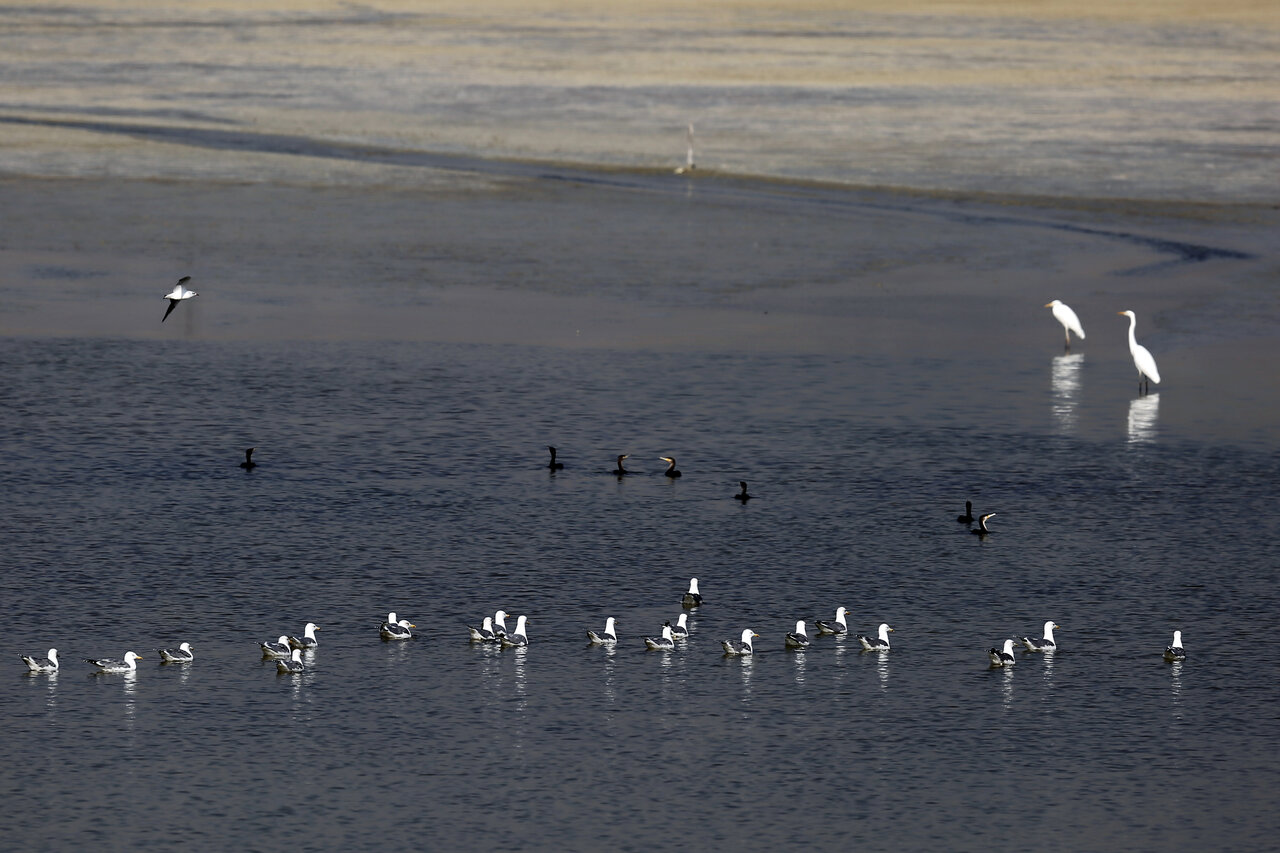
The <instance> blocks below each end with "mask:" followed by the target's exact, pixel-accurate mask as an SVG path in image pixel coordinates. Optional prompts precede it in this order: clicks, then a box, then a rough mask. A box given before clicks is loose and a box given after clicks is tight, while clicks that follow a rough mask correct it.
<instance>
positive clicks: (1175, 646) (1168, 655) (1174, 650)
mask: <svg viewBox="0 0 1280 853" xmlns="http://www.w3.org/2000/svg"><path fill="white" fill-rule="evenodd" d="M49 654H50V656H52V655H53V649H49ZM1164 659H1165V660H1167V661H1179V660H1186V659H1187V650H1186V649H1184V648H1183V647H1182V632H1181V631H1174V632H1173V643H1172V644H1171V645H1170V646H1169V647H1168V648H1167V649H1165V650H1164Z"/></svg>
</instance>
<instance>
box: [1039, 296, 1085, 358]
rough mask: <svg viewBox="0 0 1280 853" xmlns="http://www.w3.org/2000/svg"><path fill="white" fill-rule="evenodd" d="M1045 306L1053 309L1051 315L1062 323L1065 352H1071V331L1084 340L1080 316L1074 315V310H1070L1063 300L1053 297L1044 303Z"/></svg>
mask: <svg viewBox="0 0 1280 853" xmlns="http://www.w3.org/2000/svg"><path fill="white" fill-rule="evenodd" d="M1044 307H1045V308H1052V309H1053V317H1054V319H1055V320H1057V321H1058V322H1059V323H1061V324H1062V334H1063V336H1064V337H1065V338H1066V339H1067V346H1066V349H1067V352H1071V333H1072V332H1075V333H1076V337H1077V338H1079V339H1080V340H1082V341H1083V340H1084V329H1083V328H1081V326H1080V318H1079V317H1077V316H1076V312H1074V311H1072V310H1071V306H1070V305H1068V304H1066V303H1065V302H1060V301H1059V300H1057V299H1055V300H1053V301H1052V302H1050V303H1048V304H1046V305H1045V306H1044Z"/></svg>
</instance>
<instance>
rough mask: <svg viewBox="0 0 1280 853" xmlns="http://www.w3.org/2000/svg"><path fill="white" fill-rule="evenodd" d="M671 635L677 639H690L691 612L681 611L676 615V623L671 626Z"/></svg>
mask: <svg viewBox="0 0 1280 853" xmlns="http://www.w3.org/2000/svg"><path fill="white" fill-rule="evenodd" d="M671 636H672V638H673V639H676V640H687V639H689V614H688V613H681V614H680V615H679V616H678V617H676V624H674V625H672V626H671Z"/></svg>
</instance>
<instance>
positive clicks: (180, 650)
mask: <svg viewBox="0 0 1280 853" xmlns="http://www.w3.org/2000/svg"><path fill="white" fill-rule="evenodd" d="M160 657H161V659H162V660H163V661H164V662H165V663H191V662H192V661H193V660H195V659H196V656H195V655H193V654H192V653H191V644H190V643H179V644H178V647H177V648H176V649H161V650H160Z"/></svg>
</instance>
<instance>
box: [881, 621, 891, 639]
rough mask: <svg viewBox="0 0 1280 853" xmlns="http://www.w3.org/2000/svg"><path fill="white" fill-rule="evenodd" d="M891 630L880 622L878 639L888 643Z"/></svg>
mask: <svg viewBox="0 0 1280 853" xmlns="http://www.w3.org/2000/svg"><path fill="white" fill-rule="evenodd" d="M892 630H893V629H892V628H890V627H889V623H888V622H881V623H880V639H882V640H884V641H885V642H886V643H887V642H889V632H890V631H892Z"/></svg>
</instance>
